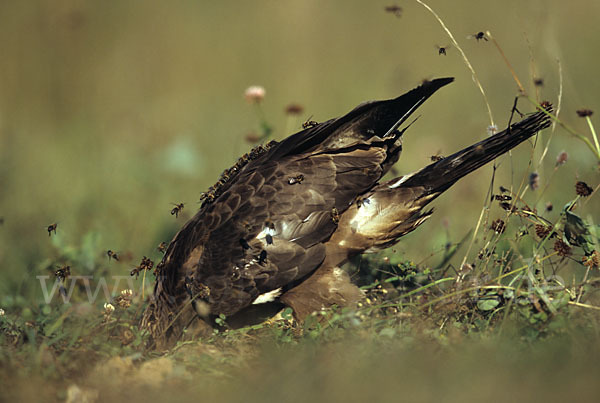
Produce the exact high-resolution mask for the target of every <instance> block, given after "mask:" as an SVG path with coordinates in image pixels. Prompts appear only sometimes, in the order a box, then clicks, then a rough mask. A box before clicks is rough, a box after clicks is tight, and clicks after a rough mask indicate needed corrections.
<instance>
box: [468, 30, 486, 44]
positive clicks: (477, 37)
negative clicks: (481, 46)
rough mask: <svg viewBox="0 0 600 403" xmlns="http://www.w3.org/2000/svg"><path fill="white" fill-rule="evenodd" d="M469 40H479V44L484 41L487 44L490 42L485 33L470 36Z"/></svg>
mask: <svg viewBox="0 0 600 403" xmlns="http://www.w3.org/2000/svg"><path fill="white" fill-rule="evenodd" d="M467 39H475V40H477V42H479V41H480V40H482V39H483V40H484V41H486V42H487V41H488V38H487V36H485V34H484V33H483V32H477V33H475V34H473V35H468V36H467Z"/></svg>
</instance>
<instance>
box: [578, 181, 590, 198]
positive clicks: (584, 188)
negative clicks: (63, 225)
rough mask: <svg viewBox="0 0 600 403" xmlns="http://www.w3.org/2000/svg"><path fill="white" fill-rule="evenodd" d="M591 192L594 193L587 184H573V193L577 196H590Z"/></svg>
mask: <svg viewBox="0 0 600 403" xmlns="http://www.w3.org/2000/svg"><path fill="white" fill-rule="evenodd" d="M593 191H594V189H592V188H591V187H589V186H588V184H587V183H585V182H582V181H578V182H577V183H576V184H575V192H576V193H577V194H578V195H579V196H582V197H587V196H589V195H591V194H592V192H593Z"/></svg>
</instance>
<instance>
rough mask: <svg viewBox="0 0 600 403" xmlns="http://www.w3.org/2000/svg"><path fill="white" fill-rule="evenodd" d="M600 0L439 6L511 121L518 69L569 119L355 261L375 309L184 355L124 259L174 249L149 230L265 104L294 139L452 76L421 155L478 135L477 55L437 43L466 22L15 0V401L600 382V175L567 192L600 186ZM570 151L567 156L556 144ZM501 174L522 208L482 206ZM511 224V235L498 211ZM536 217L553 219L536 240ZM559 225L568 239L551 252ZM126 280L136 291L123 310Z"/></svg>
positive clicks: (559, 396) (8, 252)
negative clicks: (57, 278)
mask: <svg viewBox="0 0 600 403" xmlns="http://www.w3.org/2000/svg"><path fill="white" fill-rule="evenodd" d="M596 3H597V2H594V1H591V0H590V1H581V2H578V3H577V5H575V6H573V5H568V4H566V3H563V2H559V1H547V2H527V3H526V4H524V3H523V2H521V1H516V0H514V1H508V2H502V3H497V4H496V3H489V2H478V3H473V2H467V1H457V2H451V3H450V2H439V4H436V3H435V2H433V1H432V4H430V6H431V7H432V8H433V9H434V10H435V11H436V12H437V13H438V14H439V15H440V17H441V18H442V19H443V21H444V23H445V24H446V26H447V27H448V28H449V29H450V31H451V32H452V33H453V35H454V37H455V38H456V41H457V42H458V43H459V44H460V46H461V48H462V49H463V50H464V52H465V54H466V55H467V56H468V58H469V60H470V62H471V64H472V65H473V68H474V69H475V71H476V73H477V75H478V77H479V80H480V81H481V84H482V87H483V89H484V90H485V93H486V95H487V98H488V100H489V104H490V110H491V111H492V113H493V118H494V122H495V123H496V124H497V125H498V127H499V128H502V127H504V126H505V125H506V123H507V122H508V118H509V115H510V108H511V106H512V104H513V100H514V97H515V96H516V95H517V94H518V85H517V84H516V83H515V81H514V80H513V74H514V76H516V77H518V79H519V81H520V82H521V83H522V85H523V87H524V89H525V91H526V92H527V94H528V100H527V99H525V98H523V97H522V98H520V100H519V109H520V110H521V111H522V112H531V111H533V110H534V109H535V104H537V103H539V102H541V101H543V100H549V101H551V102H552V103H553V104H554V105H555V107H558V106H560V113H559V116H558V119H559V123H558V124H557V126H556V128H555V129H554V130H553V131H552V130H546V131H545V132H543V133H542V134H541V135H540V136H538V138H537V139H535V140H532V141H531V142H530V143H526V144H524V145H522V146H520V147H519V148H517V149H516V150H514V151H513V152H512V153H511V155H509V156H505V157H502V158H501V159H499V160H498V161H496V165H495V166H496V168H495V169H492V168H491V167H487V168H484V169H482V170H481V172H479V173H475V174H473V175H470V176H469V177H467V178H465V179H463V180H462V181H461V182H459V183H458V184H457V185H456V186H454V187H453V188H452V189H450V190H449V191H448V192H447V193H446V194H445V195H443V196H441V197H440V198H439V199H438V200H437V201H436V202H435V208H436V213H435V214H434V216H433V218H432V219H431V220H429V221H428V222H427V223H426V224H424V226H423V227H421V228H420V229H419V230H418V231H415V232H414V233H412V234H410V235H409V236H407V237H405V238H404V239H403V240H402V241H401V242H400V243H399V244H398V245H397V246H395V247H394V248H392V249H390V250H388V251H386V252H385V253H382V254H378V255H371V256H363V257H361V258H360V259H357V260H356V261H354V262H352V264H351V265H349V266H348V270H349V271H350V272H351V273H352V275H353V278H354V279H355V281H356V282H357V283H358V284H359V285H361V286H362V287H363V289H365V290H366V291H367V292H368V298H369V299H368V301H364V302H363V304H362V306H361V307H360V308H359V309H358V310H357V311H349V310H339V309H334V310H332V311H330V312H326V313H324V314H323V315H321V314H319V315H318V316H317V317H314V318H312V319H311V320H309V321H308V323H306V324H304V325H300V324H297V323H294V322H292V321H289V320H287V321H283V322H276V323H273V324H264V325H259V326H256V327H255V328H247V329H242V330H235V331H234V330H227V331H225V329H221V330H220V331H219V332H218V333H215V334H214V335H213V336H212V337H211V338H208V339H204V340H194V341H182V342H181V343H180V344H179V345H178V346H176V347H175V348H174V349H173V350H171V351H168V352H156V351H149V350H147V349H146V348H145V341H146V337H147V335H146V334H145V333H144V332H140V331H139V330H138V328H137V323H138V320H139V318H140V314H141V311H142V310H143V307H144V304H145V302H144V299H143V298H142V291H141V290H142V286H143V285H144V286H145V290H144V291H143V295H144V297H145V296H147V295H148V292H150V290H151V285H152V280H153V277H152V275H151V273H150V272H148V273H146V276H145V281H144V283H142V281H143V280H142V279H143V278H144V276H143V275H141V276H139V277H138V278H137V279H134V278H132V277H129V273H130V271H131V270H132V268H133V267H134V266H135V264H137V263H138V262H139V261H140V259H141V257H142V256H148V257H149V258H150V259H152V260H153V261H154V262H155V263H156V262H158V261H159V260H160V258H161V254H160V252H159V251H157V250H156V246H157V245H158V244H159V243H160V242H161V241H167V242H168V241H169V240H170V239H171V237H172V236H173V234H174V233H175V232H176V231H177V229H178V228H179V227H181V225H183V223H184V222H185V221H186V220H187V219H188V218H189V217H190V216H191V215H192V214H194V213H195V211H196V209H197V205H196V201H197V200H198V198H199V196H200V193H201V192H203V191H205V190H206V189H207V188H208V186H209V185H211V184H212V183H214V182H215V180H216V179H217V177H218V175H219V173H220V172H222V171H223V170H224V169H225V168H227V167H229V166H231V165H232V164H233V163H234V161H235V160H236V159H237V157H239V156H240V155H241V154H243V153H244V152H246V151H247V150H248V149H249V148H250V147H251V146H250V145H249V144H247V143H246V142H245V141H244V138H245V136H246V134H247V133H249V132H258V133H259V134H260V133H261V131H263V130H265V128H266V127H267V126H265V123H266V124H267V125H268V126H269V127H270V128H272V129H273V133H272V136H273V138H275V139H281V138H283V137H285V136H286V135H288V134H290V133H291V132H293V131H295V130H298V129H300V125H301V123H302V122H303V121H304V120H306V119H308V118H309V117H311V119H313V120H317V121H322V120H325V119H328V118H330V117H333V116H338V115H340V114H343V113H345V112H347V111H348V110H350V109H351V108H353V107H354V106H355V105H357V104H358V103H360V102H363V101H365V100H367V99H377V98H379V99H381V98H386V97H393V96H396V95H398V94H400V93H402V92H404V91H406V90H408V89H410V88H412V87H414V86H415V85H416V84H417V83H418V82H420V81H421V80H422V79H424V78H432V77H441V76H454V77H456V78H457V80H456V82H455V83H453V84H452V85H451V86H449V87H448V88H444V90H443V91H441V92H440V93H439V94H436V96H435V97H433V98H432V99H431V100H430V101H428V102H427V104H426V105H424V106H423V107H422V108H421V109H420V111H419V112H420V114H421V118H420V119H419V120H418V121H417V122H416V123H415V124H414V125H413V127H411V128H410V130H408V131H407V133H406V139H405V143H404V149H405V152H404V154H403V155H402V157H401V160H400V162H399V163H398V165H397V169H398V171H399V173H400V174H404V173H407V172H411V171H414V170H415V169H418V168H420V167H422V166H424V165H425V164H428V163H430V156H432V155H436V154H438V153H440V154H442V155H449V154H451V153H452V152H454V151H456V150H458V149H460V148H462V147H464V146H466V145H469V144H471V143H473V142H475V141H479V140H480V139H481V138H483V137H484V136H485V135H486V128H487V126H488V125H489V124H490V118H489V116H488V112H487V107H486V106H485V103H484V101H483V98H482V97H481V93H480V91H479V89H478V88H477V87H476V86H475V85H474V84H473V83H472V81H471V74H472V73H471V72H470V71H469V70H468V69H467V68H466V67H465V65H464V61H463V59H462V57H461V56H459V53H458V50H457V49H456V48H455V47H451V48H449V50H448V55H447V56H446V57H444V56H439V55H438V54H437V51H436V49H435V47H434V45H435V44H438V45H441V46H444V45H446V44H448V43H450V40H449V39H448V38H447V36H446V33H445V31H444V30H443V29H442V28H441V27H440V26H439V24H438V22H437V21H436V20H435V19H434V18H433V17H432V16H431V15H430V14H429V13H428V12H427V10H425V9H424V8H423V7H422V6H421V5H419V4H418V3H417V2H415V1H406V2H402V4H401V6H402V7H403V8H404V12H403V16H402V17H401V18H397V17H395V16H394V15H391V14H386V13H385V12H384V11H383V9H384V6H387V5H390V4H391V3H387V2H375V3H373V2H363V1H348V2H343V3H342V2H328V3H323V2H317V1H306V2H291V1H283V2H277V3H276V4H275V3H273V2H267V1H260V2H255V3H248V4H245V3H243V4H237V5H236V6H235V7H232V6H231V5H230V4H225V3H223V4H221V3H214V4H213V3H206V4H204V3H201V2H184V3H180V4H178V5H177V6H172V5H165V4H164V3H161V2H158V1H151V2H146V3H145V7H140V6H139V5H138V4H136V3H134V2H120V3H119V4H113V5H106V4H100V3H77V2H66V3H61V4H60V5H58V4H56V2H50V1H41V0H40V1H33V2H19V3H14V4H12V3H11V4H9V3H5V4H2V5H0V37H2V38H5V40H3V41H0V51H1V52H2V55H3V56H2V60H3V61H2V62H1V63H0V88H1V89H2V90H1V91H0V217H2V218H3V219H4V221H3V224H2V225H0V245H2V246H1V247H0V309H3V310H4V311H5V315H4V316H1V317H0V391H1V392H0V400H42V399H44V400H49V401H61V400H64V399H65V398H66V397H67V395H68V394H69V393H71V394H73V393H75V389H74V387H73V385H77V387H79V388H81V389H82V390H84V393H90V394H91V395H90V396H92V395H96V394H97V395H98V399H99V401H109V400H125V399H127V400H144V399H146V398H152V399H155V400H156V399H158V398H164V399H173V398H177V397H180V398H182V399H185V400H192V399H194V400H196V401H197V400H206V401H242V400H243V401H254V400H256V401H258V400H262V401H264V400H269V401H272V400H276V399H277V400H285V401H293V400H300V397H301V398H302V400H304V401H305V400H309V399H311V400H315V401H342V400H349V401H365V400H376V401H398V400H409V401H431V400H445V401H465V400H468V401H481V400H494V401H495V400H500V399H510V400H517V399H518V400H544V401H548V400H557V401H558V400H565V399H573V398H578V399H579V400H584V401H585V400H590V401H591V400H595V397H596V396H597V393H598V390H597V389H598V388H597V386H596V385H597V382H596V380H597V378H598V375H599V374H598V369H597V368H598V366H597V365H596V363H597V361H598V358H600V357H599V354H598V353H599V351H598V347H597V345H598V323H599V322H598V319H599V318H598V309H597V307H600V300H599V298H598V295H597V292H596V289H597V284H598V269H597V268H592V267H589V269H588V267H587V266H585V265H583V261H582V259H583V257H584V255H586V254H590V251H591V250H594V249H595V250H598V232H597V231H598V223H599V221H600V220H599V219H598V217H599V213H600V208H599V204H598V203H597V198H598V196H597V194H593V195H592V196H590V197H587V198H586V197H581V198H578V199H577V205H576V208H574V209H573V210H572V211H569V212H567V211H566V210H565V206H566V205H567V204H569V203H572V202H573V201H574V200H575V199H576V198H577V196H576V194H575V183H576V181H578V180H581V181H584V182H586V183H588V184H589V185H590V186H592V187H593V188H595V189H596V188H597V186H598V184H599V183H600V180H599V179H600V177H599V175H598V159H597V153H598V150H597V138H596V137H597V136H596V133H595V129H594V127H595V122H596V121H597V116H596V115H592V116H590V117H586V118H579V117H578V116H577V114H576V110H579V109H582V108H589V109H591V110H594V111H596V112H597V111H598V110H600V104H598V99H597V96H596V94H598V93H599V92H600V82H599V81H598V80H595V79H593V77H595V75H596V74H597V73H596V68H595V66H596V65H597V63H596V62H597V61H598V55H596V54H595V53H594V52H593V49H597V48H598V45H599V44H598V38H600V32H599V28H598V27H597V24H596V19H595V18H596V16H597V15H598V11H600V10H599V7H600V6H599V5H598V4H596ZM480 30H489V31H490V32H491V33H492V34H493V38H494V39H495V40H496V41H497V44H498V45H499V46H500V48H501V49H502V52H503V53H504V55H505V56H506V58H507V60H508V61H509V63H510V68H509V67H507V64H506V63H505V61H504V60H503V58H502V55H501V53H500V52H498V49H497V48H496V47H495V46H494V44H493V43H492V42H489V43H484V42H479V43H477V42H475V41H471V40H467V39H466V36H467V35H468V34H472V33H474V32H477V31H480ZM524 33H525V34H524ZM557 59H559V60H560V67H559V65H558V64H557ZM511 69H512V70H511ZM559 71H560V73H559ZM534 77H541V78H543V79H544V86H543V87H535V86H534V85H533V78H534ZM254 84H260V85H263V86H264V87H265V88H266V90H267V95H266V98H265V99H264V101H263V102H262V103H261V109H260V111H259V112H258V113H257V108H254V107H253V106H252V105H249V104H247V103H246V102H245V101H244V98H243V92H244V89H245V88H246V87H248V86H249V85H254ZM559 94H562V96H559ZM292 102H293V103H299V104H301V105H302V106H303V107H304V113H303V114H302V115H301V116H299V117H297V118H290V117H289V116H286V115H285V113H284V108H285V106H286V105H288V104H290V103H292ZM584 139H586V140H584ZM544 150H547V152H544ZM561 151H567V152H568V154H569V158H568V160H567V162H566V163H564V164H562V165H556V163H555V161H556V160H555V158H556V156H557V155H558V154H559V153H560V152H561ZM542 156H543V158H542ZM534 171H535V172H537V173H538V174H539V188H537V189H532V188H530V187H529V186H528V178H529V175H530V174H531V173H532V172H534ZM492 174H493V180H492V179H491V178H492ZM499 186H504V187H505V188H508V189H510V190H511V193H502V194H503V195H510V196H511V197H512V201H511V203H513V202H514V203H515V206H516V211H515V212H513V213H512V214H509V212H508V211H506V210H505V209H503V208H502V207H501V206H500V201H497V200H494V201H490V199H491V194H492V193H493V194H494V195H500V194H501V192H500V191H499ZM488 189H490V190H488ZM179 202H185V208H184V210H183V212H182V214H181V215H180V217H179V218H175V217H174V216H172V215H170V214H169V212H170V210H171V209H172V205H171V203H179ZM548 203H551V204H552V205H553V209H552V210H551V211H547V209H546V206H547V205H548ZM498 219H501V220H503V221H504V222H505V225H506V228H505V230H504V232H503V233H496V232H495V231H493V230H492V229H490V227H491V226H492V223H493V222H494V221H495V220H498ZM55 222H57V223H58V227H57V234H56V235H52V236H51V237H49V236H48V233H47V232H46V227H47V226H48V225H50V224H52V223H55ZM536 224H538V225H539V224H545V225H548V226H555V231H556V233H557V234H558V237H557V238H556V237H553V238H549V239H546V240H544V239H542V238H540V237H539V236H537V235H536V229H535V225H536ZM476 229H477V230H476ZM557 239H564V240H566V241H568V242H569V243H570V244H571V247H572V254H571V255H569V256H558V255H556V254H555V251H554V245H555V242H556V241H557ZM109 249H110V250H113V251H117V252H118V254H119V255H120V257H121V259H120V261H119V262H116V261H114V260H113V261H109V260H108V258H107V256H106V251H107V250H109ZM62 265H69V266H70V268H71V277H70V278H69V279H67V280H66V282H65V287H66V289H67V291H69V290H70V286H71V285H72V284H75V285H76V286H74V287H73V291H72V298H71V302H70V303H69V304H64V303H63V302H62V299H61V298H60V294H58V291H57V294H55V296H54V298H53V299H52V301H51V302H50V303H49V304H46V303H45V301H44V295H43V292H42V289H41V287H40V281H39V279H38V276H44V275H46V276H49V278H48V280H47V282H48V285H50V284H51V282H52V281H53V280H54V277H53V273H54V271H55V270H56V269H57V268H59V267H61V266H62ZM77 276H80V277H77ZM81 276H91V280H90V283H89V287H91V288H90V289H89V291H91V292H93V291H94V290H96V287H97V286H98V285H99V284H101V283H100V282H101V279H102V278H105V279H107V280H108V282H107V286H108V294H109V296H108V300H106V299H105V298H104V296H103V293H102V292H101V294H100V297H99V298H96V299H94V300H92V301H91V302H90V301H89V299H88V290H86V288H85V283H84V282H83V280H82V279H81ZM114 276H123V277H122V278H120V280H119V281H120V282H119V283H118V284H117V285H116V286H115V282H116V277H114ZM76 278H79V280H77V281H76V282H75V283H72V282H71V281H73V279H76ZM113 287H114V289H113ZM126 288H131V289H133V290H134V295H133V296H132V300H131V301H130V302H131V305H130V306H129V307H120V306H118V303H117V302H116V301H115V298H118V297H119V295H120V292H121V290H123V289H126ZM105 302H112V303H113V305H115V306H116V309H115V311H114V312H112V313H111V314H110V315H105V313H104V312H105V310H104V308H103V305H104V303H105ZM121 303H122V304H123V306H125V305H127V303H126V301H121ZM317 319H319V320H317Z"/></svg>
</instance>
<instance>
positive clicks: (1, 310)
mask: <svg viewBox="0 0 600 403" xmlns="http://www.w3.org/2000/svg"><path fill="white" fill-rule="evenodd" d="M4 314H5V312H4V309H2V308H0V316H4Z"/></svg>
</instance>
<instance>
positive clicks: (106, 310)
mask: <svg viewBox="0 0 600 403" xmlns="http://www.w3.org/2000/svg"><path fill="white" fill-rule="evenodd" d="M114 310H115V307H114V306H113V304H111V303H109V302H105V303H104V313H106V314H107V315H110V314H111V313H113V311H114Z"/></svg>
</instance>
